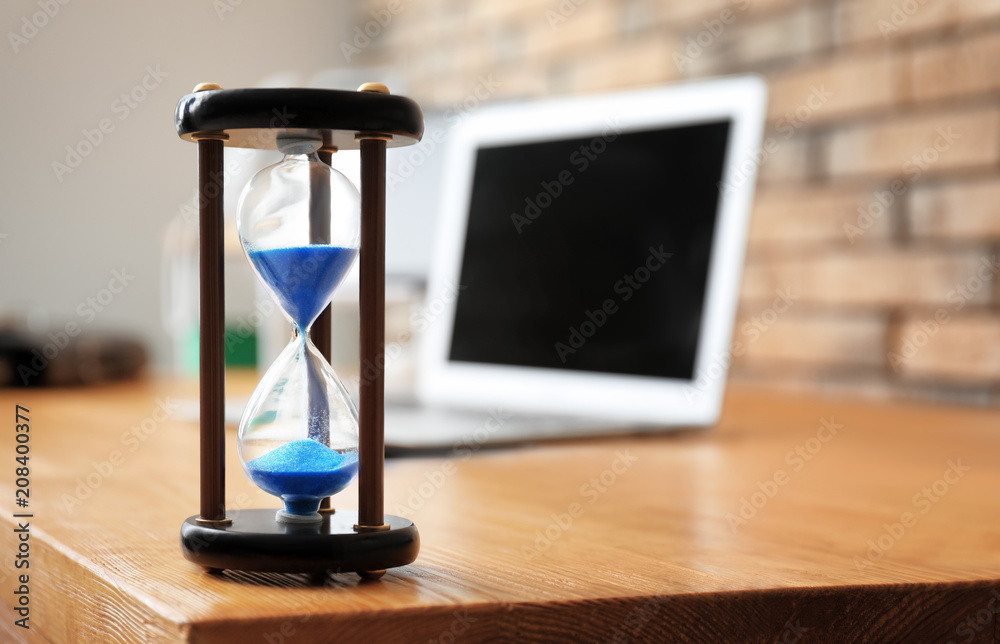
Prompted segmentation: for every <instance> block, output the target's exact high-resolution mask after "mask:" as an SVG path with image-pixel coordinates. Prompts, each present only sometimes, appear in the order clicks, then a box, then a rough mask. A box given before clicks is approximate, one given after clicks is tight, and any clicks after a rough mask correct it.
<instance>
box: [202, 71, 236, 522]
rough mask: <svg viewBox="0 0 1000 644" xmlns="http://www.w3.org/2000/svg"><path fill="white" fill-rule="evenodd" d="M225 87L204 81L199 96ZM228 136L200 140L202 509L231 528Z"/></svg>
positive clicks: (206, 518) (207, 136) (204, 515)
mask: <svg viewBox="0 0 1000 644" xmlns="http://www.w3.org/2000/svg"><path fill="white" fill-rule="evenodd" d="M213 89H219V86H218V85H215V84H213V83H204V84H202V85H199V86H198V87H196V88H195V92H198V91H203V90H213ZM225 138H226V135H225V134H211V133H204V134H202V135H200V136H198V137H197V139H196V140H197V141H198V194H199V203H200V208H199V224H198V226H199V243H200V250H199V263H200V268H199V272H200V278H199V279H200V283H201V284H200V286H201V299H200V302H199V306H200V332H199V344H198V351H199V355H198V358H199V374H200V376H199V387H200V398H201V409H200V412H201V418H200V422H201V445H200V447H201V466H200V470H201V509H200V513H199V518H198V523H201V524H205V525H226V524H229V523H230V520H229V519H228V518H227V517H226V502H225V498H226V470H225V452H226V433H225V422H226V420H225V400H226V354H225V337H224V334H225V314H224V311H223V306H224V301H225V287H224V275H223V268H222V266H223V181H224V174H223V172H224V153H223V144H222V142H223V141H224V140H225Z"/></svg>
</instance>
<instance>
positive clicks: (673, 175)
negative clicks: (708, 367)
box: [449, 120, 731, 380]
mask: <svg viewBox="0 0 1000 644" xmlns="http://www.w3.org/2000/svg"><path fill="white" fill-rule="evenodd" d="M730 126H731V123H730V121H728V120H727V121H719V122H711V123H701V124H696V125H688V126H683V127H673V128H669V129H657V130H650V131H642V132H634V131H633V132H626V133H621V132H617V131H616V130H615V128H614V126H613V125H610V124H609V127H608V129H606V130H605V132H604V133H603V134H602V135H598V136H596V137H587V138H580V139H571V140H557V141H545V142H541V143H531V144H520V145H509V146H503V147H487V148H481V149H479V150H478V152H477V154H476V159H475V170H474V178H473V186H472V195H471V201H470V212H469V215H468V230H467V232H466V237H465V243H464V249H463V255H462V268H461V273H460V274H461V279H460V290H459V295H458V301H457V303H456V312H455V319H454V328H453V333H452V340H451V348H450V355H449V358H450V360H452V361H456V362H472V363H489V364H499V365H517V366H524V367H541V368H549V369H570V370H580V371H593V372H602V373H618V374H630V375H639V376H654V377H667V378H679V379H687V380H691V379H693V372H694V361H695V351H696V348H697V346H698V334H699V329H700V327H701V320H702V315H703V308H704V303H705V287H706V281H707V277H708V266H709V256H710V254H711V251H712V248H711V246H712V236H713V232H714V228H715V222H716V217H717V210H718V202H719V184H720V182H721V180H722V172H723V164H724V160H725V152H726V142H727V139H728V135H729V130H730Z"/></svg>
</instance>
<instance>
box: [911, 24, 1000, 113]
mask: <svg viewBox="0 0 1000 644" xmlns="http://www.w3.org/2000/svg"><path fill="white" fill-rule="evenodd" d="M912 76H913V97H914V99H916V100H925V99H937V98H944V97H954V96H963V95H970V94H980V93H984V92H991V91H994V90H996V89H998V88H1000V35H998V34H995V33H989V34H985V35H983V36H979V37H976V38H970V39H968V40H957V41H951V42H948V43H946V44H943V45H938V46H935V47H928V48H925V49H920V50H917V51H916V52H915V53H914V54H913V72H912Z"/></svg>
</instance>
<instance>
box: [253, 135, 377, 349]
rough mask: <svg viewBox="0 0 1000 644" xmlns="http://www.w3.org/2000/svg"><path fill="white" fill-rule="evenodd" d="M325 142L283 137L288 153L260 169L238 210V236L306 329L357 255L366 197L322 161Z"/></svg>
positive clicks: (267, 283)
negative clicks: (322, 143) (363, 201)
mask: <svg viewBox="0 0 1000 644" xmlns="http://www.w3.org/2000/svg"><path fill="white" fill-rule="evenodd" d="M320 145H321V141H320V140H319V139H310V138H291V137H284V138H281V137H279V139H278V149H279V150H281V151H282V152H283V153H284V154H285V158H284V159H283V160H282V161H281V162H280V163H276V164H274V165H272V166H268V167H267V168H264V169H263V170H261V171H260V172H258V173H257V174H256V175H254V177H253V178H252V179H251V180H250V182H249V183H248V184H247V187H246V188H245V189H244V190H243V195H242V196H241V197H240V203H239V207H238V208H237V212H238V215H237V228H238V229H239V234H240V241H241V242H242V243H243V248H244V249H245V250H246V252H247V256H248V258H249V259H250V263H251V264H252V265H253V268H254V271H255V272H256V273H257V276H258V277H260V280H261V282H262V283H263V284H264V287H265V288H266V289H267V290H268V293H270V295H271V297H272V298H274V300H275V301H276V302H277V303H278V304H279V305H280V306H281V308H282V310H283V311H284V312H285V314H286V315H287V316H288V319H289V320H290V321H291V322H292V323H293V324H295V325H296V326H297V327H298V328H299V329H300V330H301V331H306V330H308V328H309V327H310V326H311V325H312V323H313V322H314V321H315V320H316V317H317V316H318V315H319V314H320V312H321V311H322V310H323V309H324V308H326V305H327V304H328V303H329V301H330V298H331V297H332V296H333V291H334V290H336V288H337V286H338V285H339V284H340V282H341V280H343V278H344V276H345V275H346V274H347V272H348V270H349V269H350V268H351V266H352V265H353V264H354V259H355V257H357V253H358V237H359V228H360V217H361V215H360V213H361V197H360V195H359V194H358V189H357V188H355V187H354V184H353V183H351V181H350V180H349V179H348V178H347V177H345V176H344V175H342V174H341V173H340V172H338V171H336V170H334V169H333V168H331V167H330V166H328V165H327V164H325V163H323V162H322V161H320V160H319V157H318V156H317V154H316V151H317V150H318V149H319V147H320Z"/></svg>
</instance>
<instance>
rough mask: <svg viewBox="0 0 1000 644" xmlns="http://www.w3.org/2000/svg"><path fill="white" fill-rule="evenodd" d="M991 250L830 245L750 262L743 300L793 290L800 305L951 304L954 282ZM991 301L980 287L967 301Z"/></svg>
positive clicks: (968, 276) (962, 281)
mask: <svg viewBox="0 0 1000 644" xmlns="http://www.w3.org/2000/svg"><path fill="white" fill-rule="evenodd" d="M982 261H986V262H989V261H990V255H988V254H985V253H976V252H973V251H955V252H947V251H938V250H897V249H891V248H884V249H875V248H859V247H854V249H852V250H851V251H850V252H844V251H835V250H829V251H826V252H822V253H818V252H817V253H813V254H811V255H808V256H803V257H796V258H780V257H775V258H772V259H771V260H770V261H768V262H767V263H758V262H754V263H750V264H748V265H747V267H746V270H745V271H744V277H743V291H742V294H741V295H742V300H743V302H744V305H749V303H750V302H754V301H757V302H759V301H770V300H771V299H773V298H774V293H775V292H776V291H777V290H779V289H791V290H792V292H793V293H794V294H796V295H797V296H798V297H799V298H800V299H801V303H802V304H810V305H823V306H835V307H863V308H879V307H886V306H902V305H910V304H929V305H935V306H938V305H940V306H949V305H950V302H949V300H948V298H949V295H951V296H952V297H955V296H954V294H953V293H954V291H955V289H956V287H958V286H962V285H964V284H966V283H967V281H968V280H970V279H973V278H974V277H975V275H976V271H978V270H979V267H980V265H981V262H982ZM990 300H991V294H990V289H989V288H980V289H979V290H978V291H976V292H975V293H974V294H973V295H972V297H971V298H970V299H969V300H968V302H969V303H973V304H981V303H987V302H989V301H990Z"/></svg>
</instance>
